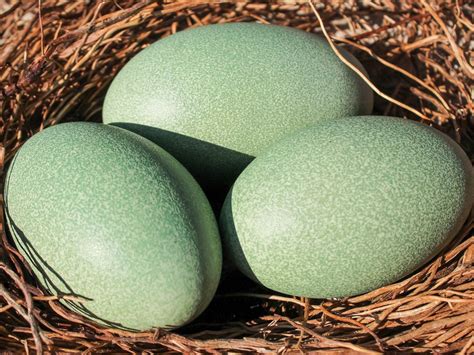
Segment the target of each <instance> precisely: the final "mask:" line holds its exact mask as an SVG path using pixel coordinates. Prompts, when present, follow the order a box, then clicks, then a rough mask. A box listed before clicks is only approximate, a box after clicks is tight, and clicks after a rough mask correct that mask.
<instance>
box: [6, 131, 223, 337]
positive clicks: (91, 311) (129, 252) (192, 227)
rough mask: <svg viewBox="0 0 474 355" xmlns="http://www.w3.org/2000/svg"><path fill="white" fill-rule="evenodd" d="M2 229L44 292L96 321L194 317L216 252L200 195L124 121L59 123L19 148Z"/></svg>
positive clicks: (140, 324) (143, 325)
mask: <svg viewBox="0 0 474 355" xmlns="http://www.w3.org/2000/svg"><path fill="white" fill-rule="evenodd" d="M5 199H6V216H7V221H8V227H9V230H10V232H11V234H12V237H13V239H14V242H15V243H16V245H17V247H18V248H19V250H20V252H21V253H22V255H23V256H24V257H25V258H26V259H27V260H28V262H29V264H30V265H31V266H32V267H33V271H34V273H35V275H36V277H37V278H38V280H39V282H40V283H41V284H42V285H43V287H44V288H45V289H46V290H48V291H49V292H50V293H52V294H54V295H58V294H75V295H80V296H82V297H86V298H87V299H89V301H86V302H84V303H83V304H82V305H81V304H80V303H78V302H71V301H64V302H63V303H64V304H65V305H66V306H67V307H69V308H70V309H72V310H74V311H77V312H79V313H81V314H83V315H85V316H86V317H88V318H90V319H92V320H94V321H97V322H99V323H101V324H107V325H109V326H114V327H118V328H127V329H134V330H144V329H149V328H151V327H176V326H180V325H183V324H185V323H187V322H189V321H191V320H192V319H193V318H195V317H196V316H197V315H199V314H200V313H201V312H202V311H203V310H204V309H205V307H206V306H207V305H208V304H209V302H210V301H211V299H212V297H213V295H214V293H215V290H216V288H217V285H218V282H219V277H220V272H221V264H222V251H221V244H220V238H219V235H218V228H217V223H216V220H215V217H214V215H213V212H212V210H211V208H210V205H209V202H208V201H207V199H206V197H205V196H204V193H203V192H202V190H201V188H200V187H199V185H198V184H197V183H196V181H195V180H194V179H193V178H192V176H191V175H190V174H189V173H188V172H187V171H186V170H185V169H184V168H183V167H182V165H181V164H180V163H179V162H178V161H176V160H175V159H174V158H173V157H172V156H171V155H169V154H168V153H167V152H165V151H164V150H163V149H161V148H160V147H158V146H157V145H155V144H154V143H152V142H150V141H148V140H146V139H145V138H143V137H140V136H138V135H136V134H134V133H132V132H128V131H126V130H123V129H121V128H117V127H113V126H107V125H103V124H95V123H66V124H60V125H57V126H54V127H51V128H47V129H46V130H44V131H42V132H40V133H38V134H36V135H34V136H33V137H32V138H30V139H29V140H28V141H27V142H26V143H25V144H24V145H23V146H22V148H20V150H19V151H18V153H17V154H16V155H15V157H14V159H13V161H12V163H11V166H10V168H9V170H8V175H7V178H6V186H5Z"/></svg>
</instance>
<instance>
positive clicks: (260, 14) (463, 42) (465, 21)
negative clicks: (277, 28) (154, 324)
mask: <svg viewBox="0 0 474 355" xmlns="http://www.w3.org/2000/svg"><path fill="white" fill-rule="evenodd" d="M472 11H473V9H472V3H470V4H469V2H468V1H463V0H446V1H443V0H439V1H434V0H432V1H428V0H420V1H415V0H398V1H395V0H394V1H392V0H366V1H355V0H349V1H342V0H326V1H323V2H318V3H317V4H316V3H314V4H312V3H309V2H306V1H299V2H298V1H279V2H271V4H269V3H268V2H263V1H254V2H249V3H244V2H230V1H229V2H226V1H219V2H216V1H199V0H198V1H165V2H160V1H150V0H146V1H139V2H136V1H131V0H124V1H121V0H116V1H112V0H109V1H106V0H104V1H82V0H43V1H41V0H39V1H37V0H35V1H33V0H31V1H18V0H11V1H9V0H6V1H5V0H3V1H1V0H0V36H1V37H0V81H1V86H0V88H1V91H0V103H1V111H0V112H1V134H2V136H1V137H2V142H3V144H2V147H1V151H0V153H1V154H0V161H1V163H0V164H1V166H2V175H1V176H2V179H1V180H3V176H4V172H5V165H6V164H8V162H9V161H10V160H11V158H12V156H13V155H14V153H15V152H16V151H17V149H18V148H19V147H20V146H21V144H22V143H23V142H24V141H25V140H26V139H28V138H29V137H31V136H32V135H33V134H35V133H36V132H38V131H39V130H41V129H43V128H45V127H47V126H50V125H54V124H57V123H59V122H66V121H79V120H82V121H100V119H101V107H102V103H103V99H104V95H105V92H106V90H107V87H108V85H109V84H110V82H111V80H112V79H113V77H114V75H115V74H116V73H117V72H118V71H119V70H120V68H121V67H122V66H123V65H124V64H125V63H126V62H127V61H128V60H129V59H130V58H131V57H132V56H133V55H134V54H136V53H137V52H138V51H140V50H141V49H143V48H144V47H146V46H148V45H149V44H150V43H152V42H154V41H156V40H158V39H160V38H163V37H165V36H169V35H171V34H173V33H175V32H177V31H181V30H183V29H185V28H189V27H196V26H202V25H206V24H212V23H222V22H239V21H258V22H262V23H272V24H279V25H284V26H292V27H296V28H299V29H301V30H304V31H309V32H315V33H320V34H321V35H324V36H326V38H327V39H328V41H330V42H331V43H334V44H337V45H343V46H345V47H346V48H347V49H348V50H350V51H352V52H353V53H355V55H356V56H357V57H358V58H359V59H360V61H361V62H362V63H363V64H364V65H365V67H366V68H367V69H368V72H369V75H370V85H371V86H372V87H373V89H374V90H375V91H376V93H377V94H378V95H377V98H376V101H375V112H376V113H379V114H385V115H393V116H403V117H407V118H408V119H413V120H419V121H422V122H423V123H425V124H427V125H431V126H433V127H435V128H437V129H440V130H442V131H444V132H445V133H447V134H448V135H450V136H451V137H452V138H454V139H455V140H456V142H458V143H459V144H460V145H461V146H462V147H463V148H464V150H465V151H466V152H467V153H468V155H469V156H470V157H471V159H472V157H473V155H474V144H473V140H474V116H473V111H474V104H473V98H472V96H471V95H472V83H473V81H472V80H473V78H474V68H473V66H472V64H471V63H472V62H473V60H474V58H473V57H472V52H470V50H472V48H469V46H470V41H471V40H472V37H471V36H472V31H473V29H474V26H473V23H472ZM449 183H450V182H449V181H446V184H449ZM2 191H3V188H2ZM2 201H3V199H2ZM2 226H3V228H2V238H1V239H2V241H1V245H0V350H5V349H6V350H11V351H26V352H29V351H32V352H38V353H41V352H48V351H51V352H52V351H67V352H82V351H85V352H139V351H144V352H166V351H177V352H192V351H199V352H223V351H229V350H231V349H232V350H234V351H235V350H237V351H258V352H263V351H271V352H285V351H311V350H321V351H323V350H324V351H328V350H333V351H356V352H358V351H360V352H383V351H413V352H423V351H438V352H453V351H459V352H461V353H472V352H474V280H473V278H474V267H473V264H474V230H473V218H472V213H471V217H470V219H469V221H468V222H467V223H466V224H465V225H464V227H463V229H462V231H461V232H460V233H459V235H458V236H457V237H456V238H455V240H454V241H453V242H452V243H451V244H450V245H449V246H448V247H447V248H446V249H444V250H443V251H442V253H441V254H439V255H438V256H437V257H436V258H434V259H433V260H431V261H430V263H429V264H428V265H426V266H425V267H423V268H422V269H421V270H418V271H417V272H416V273H414V274H412V275H410V276H409V277H407V278H405V279H403V280H402V281H400V282H398V283H395V284H392V285H388V286H386V287H383V288H380V289H377V290H374V291H372V292H370V293H367V294H363V295H359V296H356V297H350V298H345V299H328V300H309V299H303V298H296V297H286V296H282V295H276V294H271V292H270V291H268V290H265V289H263V288H261V287H259V286H257V285H255V284H253V283H251V282H250V281H249V280H246V279H245V278H243V277H239V276H235V277H234V279H232V281H227V282H226V281H224V282H223V284H222V285H221V286H220V288H219V290H218V293H217V295H216V297H215V299H214V301H213V302H212V304H211V305H210V307H209V308H208V310H207V311H206V312H205V313H204V314H203V315H202V316H201V317H200V318H199V319H197V320H196V321H195V322H193V323H192V324H190V325H188V326H186V327H184V328H182V329H179V330H176V331H173V332H170V331H165V330H161V329H152V330H150V331H146V332H140V333H134V332H127V331H123V330H117V329H112V328H106V327H103V326H99V325H96V324H94V323H91V322H90V321H88V320H87V319H85V318H83V317H82V316H80V315H78V314H74V313H72V312H70V311H68V310H66V309H65V308H63V306H62V305H61V303H60V302H59V300H58V297H56V296H50V295H48V294H47V293H45V292H44V291H43V290H42V289H41V287H39V286H38V284H37V283H36V282H35V280H34V278H33V277H32V274H31V270H30V268H29V267H28V264H27V262H26V261H25V260H24V259H23V257H22V256H21V255H20V254H19V253H18V252H17V250H16V249H15V247H14V246H13V245H12V243H11V242H10V241H9V237H8V231H5V227H4V226H5V224H4V220H3V219H2ZM336 281H337V280H336ZM64 297H67V296H64Z"/></svg>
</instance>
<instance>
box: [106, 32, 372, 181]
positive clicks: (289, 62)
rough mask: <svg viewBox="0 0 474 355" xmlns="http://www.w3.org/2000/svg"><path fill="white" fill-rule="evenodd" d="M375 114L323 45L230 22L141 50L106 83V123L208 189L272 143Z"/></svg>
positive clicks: (305, 36)
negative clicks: (135, 136) (147, 144)
mask: <svg viewBox="0 0 474 355" xmlns="http://www.w3.org/2000/svg"><path fill="white" fill-rule="evenodd" d="M343 52H344V55H345V56H346V57H347V58H348V59H349V60H350V61H352V62H353V63H354V64H355V65H357V66H358V67H359V68H361V69H362V66H361V64H360V63H359V62H358V61H357V59H355V58H354V57H353V56H352V55H351V54H350V53H348V52H345V51H343ZM362 70H363V69H362ZM372 106H373V96H372V91H371V90H370V88H369V87H368V86H367V85H366V84H365V83H364V82H363V80H362V79H360V78H359V77H358V76H357V75H356V74H355V73H354V72H353V71H352V70H351V69H349V68H348V67H346V65H345V64H344V63H343V62H342V61H340V60H339V59H338V58H337V56H336V55H335V54H334V52H333V51H332V49H331V48H330V46H329V45H328V43H327V42H326V41H325V39H324V38H322V37H319V36H317V35H315V34H311V33H307V32H304V31H301V30H297V29H294V28H289V27H283V26H275V25H263V24H258V23H232V24H219V25H210V26H203V27H199V28H195V29H189V30H185V31H182V32H179V33H177V34H174V35H172V36H170V37H167V38H165V39H162V40H160V41H158V42H156V43H154V44H153V45H151V46H150V47H148V48H146V49H145V50H143V51H141V52H140V53H139V54H138V55H136V56H135V57H134V58H133V59H131V60H130V62H128V63H127V64H126V65H125V67H124V68H123V69H122V70H121V71H120V72H119V73H118V74H117V76H116V77H115V79H114V80H113V82H112V84H111V86H110V88H109V90H108V92H107V95H106V98H105V103H104V110H103V119H104V122H105V123H113V124H116V125H119V126H121V127H124V128H127V129H129V130H131V131H134V132H136V133H139V134H140V135H143V136H145V137H147V138H149V139H151V140H153V141H154V142H155V143H157V144H159V145H160V146H161V147H163V148H164V149H166V150H167V151H168V152H170V153H171V154H172V155H173V156H174V157H176V158H177V159H178V160H179V161H180V162H181V163H183V165H184V166H185V167H186V168H188V170H189V171H190V172H191V173H192V174H193V175H194V176H195V177H196V178H197V180H198V181H199V182H200V183H201V184H202V185H204V186H205V187H208V186H219V185H221V186H225V185H228V186H230V185H231V184H232V182H233V181H234V180H235V178H236V177H237V176H238V174H239V173H240V172H241V171H242V170H243V169H244V167H245V166H246V165H247V164H248V163H249V162H250V161H251V160H252V159H253V158H254V157H255V156H257V155H258V154H259V153H260V152H261V151H262V150H263V149H264V148H265V147H267V146H268V145H270V144H271V143H272V142H275V141H278V140H280V139H281V138H282V137H284V136H285V135H287V134H289V133H291V132H293V131H295V130H298V129H300V128H302V127H305V126H308V125H310V124H311V123H313V122H316V121H319V120H321V119H330V118H333V117H341V116H345V115H357V114H369V113H370V112H371V111H372Z"/></svg>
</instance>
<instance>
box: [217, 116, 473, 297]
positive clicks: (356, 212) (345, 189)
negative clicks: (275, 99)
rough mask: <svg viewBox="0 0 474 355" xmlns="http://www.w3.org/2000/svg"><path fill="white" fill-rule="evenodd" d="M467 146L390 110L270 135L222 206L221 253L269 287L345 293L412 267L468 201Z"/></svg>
mask: <svg viewBox="0 0 474 355" xmlns="http://www.w3.org/2000/svg"><path fill="white" fill-rule="evenodd" d="M473 197H474V176H473V170H472V165H471V163H470V161H469V159H468V158H467V156H466V154H465V153H464V152H463V150H462V149H461V148H460V147H459V146H458V145H457V144H456V143H455V142H454V141H452V140H451V139H450V138H449V137H448V136H446V135H444V134H443V133H441V132H439V131H438V130H436V129H434V128H430V127H428V126H425V125H422V124H420V123H417V122H414V121H409V120H404V119H401V118H395V117H378V116H372V117H371V116H362V117H348V118H340V119H334V120H330V121H323V122H320V123H318V124H315V125H313V126H311V127H308V128H306V129H303V130H301V131H299V132H297V133H295V134H294V135H292V136H290V137H287V138H286V139H284V140H282V141H280V142H278V143H276V144H274V145H273V146H271V147H270V148H268V150H266V151H265V152H264V153H262V154H261V155H260V156H259V157H257V158H256V159H255V160H254V161H253V162H252V163H251V164H250V165H249V166H248V167H247V168H246V169H245V170H244V172H243V173H242V174H241V175H240V176H239V177H238V179H237V181H236V182H235V184H234V186H233V188H232V190H231V192H230V193H229V195H228V196H227V199H226V202H225V206H224V208H223V211H222V214H221V220H220V224H221V229H222V234H223V243H224V245H225V250H226V254H228V255H229V257H230V259H231V260H232V262H233V263H235V265H236V266H237V267H238V268H239V269H240V270H241V271H242V272H243V273H244V274H246V275H247V276H249V277H250V278H253V279H254V280H256V281H258V282H259V283H261V284H262V285H264V286H266V287H267V288H269V289H271V290H274V291H278V292H281V293H285V294H290V295H295V296H305V297H311V298H330V297H346V296H351V295H357V294H361V293H364V292H367V291H371V290H373V289H376V288H378V287H381V286H384V285H387V284H390V283H393V282H395V281H397V280H399V279H401V278H403V277H404V276H406V275H408V274H410V273H412V272H414V271H415V270H417V269H418V268H419V267H420V266H422V265H423V264H424V263H426V262H427V261H429V260H430V259H431V258H432V257H433V256H434V255H435V254H437V253H438V252H440V250H441V249H442V248H443V247H445V246H446V245H447V243H449V242H450V241H451V240H452V239H453V237H454V236H455V235H456V233H457V232H458V231H459V230H460V228H461V226H462V224H463V222H464V221H465V220H466V218H467V216H468V214H469V211H470V209H471V207H472V203H473Z"/></svg>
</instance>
